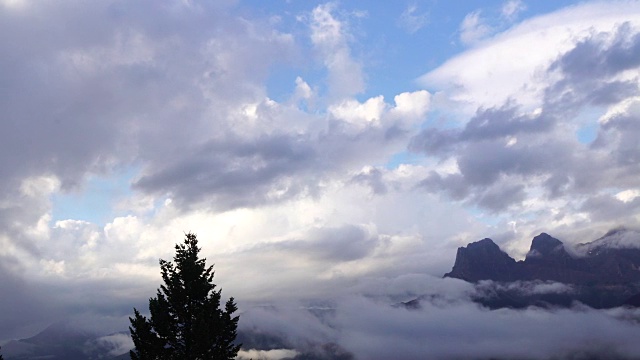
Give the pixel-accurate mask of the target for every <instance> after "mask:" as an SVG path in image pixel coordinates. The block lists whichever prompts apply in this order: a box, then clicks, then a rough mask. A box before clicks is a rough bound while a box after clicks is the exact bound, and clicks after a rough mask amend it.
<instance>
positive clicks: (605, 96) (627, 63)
mask: <svg viewBox="0 0 640 360" xmlns="http://www.w3.org/2000/svg"><path fill="white" fill-rule="evenodd" d="M637 34H638V33H637V28H634V27H632V26H631V25H630V24H628V23H626V24H623V25H621V26H619V27H617V28H615V29H614V30H613V31H612V32H599V33H592V34H590V35H588V36H587V37H585V38H583V39H582V40H580V41H578V42H577V43H576V44H575V45H574V47H573V48H570V49H569V50H568V51H566V52H564V53H562V54H561V55H560V56H558V58H557V59H556V60H554V61H553V62H551V63H550V64H549V66H548V68H547V70H546V73H547V74H548V75H547V76H548V78H550V79H552V78H553V79H555V80H554V81H553V82H551V83H549V85H548V86H546V87H545V88H544V91H543V94H544V96H543V98H542V104H541V106H540V107H539V108H537V109H534V110H533V111H526V110H525V109H526V106H524V105H520V104H518V102H517V100H515V99H514V100H509V101H507V102H506V103H505V104H503V105H502V106H499V107H489V108H483V107H479V108H478V110H477V112H476V114H475V115H474V116H472V117H471V118H470V119H469V120H468V121H466V122H464V123H463V125H462V126H460V127H457V128H453V129H451V128H449V129H440V128H437V127H434V128H427V129H424V130H423V131H422V132H421V133H420V134H419V135H417V136H415V137H414V138H413V139H412V140H411V143H410V149H412V150H413V151H420V152H424V153H425V154H427V155H430V156H436V157H439V158H441V159H449V158H453V159H455V161H456V163H457V165H458V171H459V172H457V173H451V174H446V175H444V174H439V173H437V172H432V173H431V174H430V175H429V176H428V177H427V178H425V179H424V180H423V182H422V183H421V184H422V186H424V187H425V188H427V189H429V190H430V191H445V192H446V193H448V194H449V195H450V196H451V197H452V198H454V199H458V200H465V201H467V202H468V203H470V204H476V205H479V206H481V207H484V208H487V209H490V210H492V211H501V210H505V209H508V208H510V207H511V206H520V205H522V204H524V203H525V201H526V200H527V199H528V198H529V197H530V195H529V194H536V195H535V196H545V197H547V198H549V199H556V198H561V199H566V201H573V200H572V198H575V197H576V196H578V197H585V198H583V200H586V202H584V205H583V209H585V210H588V211H596V210H595V209H596V208H597V207H598V206H596V204H595V201H596V199H597V198H598V196H600V195H602V196H606V195H604V194H599V192H601V191H602V190H603V189H617V188H623V189H633V188H635V187H637V186H638V184H637V182H635V181H634V180H632V179H631V178H627V176H628V175H630V174H636V173H637V172H638V171H639V170H640V168H638V165H639V164H640V163H639V162H638V161H636V159H635V155H634V154H636V153H637V151H636V150H638V149H637V145H636V144H635V143H634V144H633V145H632V144H631V141H630V140H629V139H628V138H627V136H633V135H632V134H634V133H635V130H636V126H635V125H632V124H635V122H633V121H629V120H627V119H628V116H627V115H624V114H626V113H627V111H634V110H630V109H631V108H628V109H629V110H622V109H625V107H621V106H620V104H621V103H624V104H630V103H632V102H630V101H631V100H630V99H634V98H635V97H637V95H638V85H637V78H634V77H633V75H629V73H628V71H629V69H632V68H633V69H635V68H637V66H638V64H636V63H635V62H634V61H633V60H631V59H632V58H634V57H633V56H632V54H633V52H634V51H635V50H634V49H635V47H636V39H637V38H638V36H637ZM587 48H588V49H589V50H586V49H587ZM583 51H585V54H586V53H589V54H593V55H589V56H588V57H584V56H580V55H579V54H580V53H582V52H583ZM587 69H591V70H587ZM586 71H590V75H589V76H584V75H585V72H586ZM538 72H539V73H541V72H540V70H538ZM629 76H630V77H629ZM585 82H587V83H588V85H587V84H584V83H585ZM613 89H615V90H613ZM612 92H613V93H615V94H616V95H614V96H612V95H611V93H612ZM588 107H602V108H604V109H607V108H609V107H611V108H615V109H618V110H616V111H617V112H616V114H617V115H615V116H614V115H611V117H610V118H611V120H608V121H613V120H612V119H613V118H616V119H619V120H616V121H613V122H611V123H609V122H608V121H607V122H604V123H603V121H600V126H599V127H598V131H597V137H596V140H594V142H593V143H592V144H584V143H583V142H582V141H580V139H579V138H578V137H577V136H576V135H574V134H576V133H577V132H578V131H579V128H580V126H581V125H580V123H579V114H580V112H581V111H585V110H584V109H586V108H588ZM609 111H612V110H609ZM596 114H597V112H596ZM631 116H634V115H631ZM593 117H596V119H597V115H596V116H592V120H591V123H596V121H594V120H595V119H593ZM605 118H606V119H609V117H605ZM622 128H624V131H622ZM627 134H628V135H627ZM605 149H607V150H605ZM613 174H618V175H616V176H613ZM587 178H588V179H589V181H586V180H583V179H587ZM540 192H542V193H540ZM611 201H612V202H613V203H615V202H616V201H615V200H611ZM620 205H622V204H620ZM625 206H627V207H629V206H632V205H631V204H626V205H625ZM615 213H617V214H619V213H620V211H618V212H615ZM596 214H597V213H594V216H595V215H596ZM611 214H614V213H611ZM612 217H615V215H612Z"/></svg>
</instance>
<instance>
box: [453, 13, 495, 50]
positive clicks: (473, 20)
mask: <svg viewBox="0 0 640 360" xmlns="http://www.w3.org/2000/svg"><path fill="white" fill-rule="evenodd" d="M492 32H493V29H492V28H491V26H489V25H488V24H487V23H486V20H485V19H484V18H482V12H481V11H480V10H476V11H474V12H471V13H469V14H467V15H466V16H465V17H464V20H462V23H461V24H460V41H462V43H463V44H465V45H473V44H476V43H478V42H480V41H481V40H483V39H484V38H486V37H487V36H488V35H490V34H491V33H492Z"/></svg>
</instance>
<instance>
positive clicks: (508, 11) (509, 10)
mask: <svg viewBox="0 0 640 360" xmlns="http://www.w3.org/2000/svg"><path fill="white" fill-rule="evenodd" d="M526 9H527V5H526V4H525V3H524V2H523V1H521V0H508V1H505V3H504V4H502V9H501V10H500V12H501V13H502V16H503V17H504V18H505V19H507V20H509V21H513V20H515V19H516V18H517V17H518V15H520V13H521V12H523V11H525V10H526Z"/></svg>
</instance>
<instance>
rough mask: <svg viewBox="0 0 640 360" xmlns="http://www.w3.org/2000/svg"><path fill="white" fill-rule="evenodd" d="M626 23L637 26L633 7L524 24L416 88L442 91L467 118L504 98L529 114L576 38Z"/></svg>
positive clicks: (569, 11)
mask: <svg viewBox="0 0 640 360" xmlns="http://www.w3.org/2000/svg"><path fill="white" fill-rule="evenodd" d="M625 21H629V22H632V23H638V22H640V7H639V6H638V4H637V3H635V2H626V1H622V2H606V3H604V2H594V3H588V4H583V5H580V6H572V7H568V8H566V9H562V10H559V11H557V12H554V13H551V14H548V15H543V16H539V17H535V18H532V19H529V20H525V21H523V22H522V23H520V24H518V25H516V26H514V27H513V28H511V29H509V30H507V31H505V32H503V33H500V34H497V35H495V36H493V37H492V38H490V39H487V40H486V41H485V42H483V43H482V45H481V46H479V47H476V48H472V49H471V50H469V51H467V52H464V53H462V54H461V55H459V56H457V57H454V58H453V59H450V60H448V61H447V62H445V63H444V64H443V65H442V66H440V67H438V68H437V69H435V70H434V71H431V72H429V73H427V74H425V75H423V76H422V77H420V78H419V83H420V84H422V85H424V86H427V87H429V88H430V89H433V88H436V89H438V90H443V91H446V92H447V93H448V94H449V95H450V97H451V98H452V99H453V100H455V101H459V102H460V103H461V105H463V106H465V107H464V110H465V112H466V113H467V114H469V113H473V112H475V109H476V108H477V107H480V106H483V107H493V106H500V105H502V104H504V103H505V102H506V101H507V100H508V99H514V100H516V101H517V102H518V103H519V104H522V105H524V106H526V107H528V108H531V109H534V108H536V107H539V105H540V102H541V100H542V96H543V93H542V91H543V90H544V87H545V86H546V85H548V84H549V82H550V80H551V79H549V78H547V77H546V75H545V74H544V69H545V68H546V67H547V66H548V65H549V64H551V62H552V61H553V60H555V59H556V58H557V57H558V56H559V55H560V54H561V53H563V52H566V51H568V50H569V49H571V47H572V46H573V45H575V43H576V42H577V41H579V39H581V38H584V37H586V36H588V35H589V34H591V33H592V32H594V31H611V30H613V29H614V28H615V26H616V25H617V24H621V23H622V22H625ZM531 49H536V51H531ZM541 72H543V73H541ZM487 84H490V85H489V86H487Z"/></svg>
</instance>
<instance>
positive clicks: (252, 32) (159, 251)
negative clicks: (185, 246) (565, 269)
mask: <svg viewBox="0 0 640 360" xmlns="http://www.w3.org/2000/svg"><path fill="white" fill-rule="evenodd" d="M639 68H640V2H638V1H584V2H583V1H556V0H554V1H547V0H540V1H526V0H500V1H462V0H455V1H442V0H425V1H393V2H390V1H362V0H354V1H333V2H331V1H329V2H324V1H300V0H287V1H281V0H276V1H269V2H265V1H257V0H254V1H242V0H219V1H196V0H166V1H163V2H158V1H151V0H142V1H136V2H130V1H124V0H123V1H116V0H98V1H90V2H87V1H78V0H56V1H48V2H41V1H34V0H0V94H2V96H0V109H2V112H1V114H0V150H2V151H0V288H1V289H2V296H0V309H3V310H2V311H1V312H0V323H1V324H2V328H1V329H0V343H2V342H3V341H7V340H9V339H14V338H20V337H26V336H30V335H33V334H34V333H35V332H37V331H39V330H41V329H42V328H44V327H45V326H46V325H48V324H49V323H51V322H53V321H57V320H60V319H62V318H68V317H75V318H77V319H81V320H82V321H84V322H85V323H87V324H88V323H91V324H93V325H92V326H101V327H103V329H107V328H109V329H122V328H124V329H126V326H127V316H130V315H131V312H132V308H133V306H136V307H138V308H140V309H144V308H145V307H146V304H145V302H146V300H147V299H148V298H149V297H150V296H152V295H154V294H155V289H156V288H157V287H158V286H159V284H160V274H159V267H158V259H160V258H163V259H171V257H172V256H173V245H174V244H176V243H178V242H181V241H182V239H183V237H184V234H185V233H187V232H194V233H196V234H197V235H198V238H199V240H200V244H201V247H202V254H203V256H205V257H206V258H207V259H208V261H209V262H210V263H212V264H215V269H216V278H215V279H216V283H217V284H218V285H219V286H220V287H221V288H222V289H223V296H234V297H235V298H236V299H237V301H238V303H239V305H240V309H241V311H242V312H243V314H245V315H243V316H242V319H243V320H241V324H240V326H241V327H244V328H245V329H249V328H259V327H264V328H270V326H271V328H273V329H278V328H289V327H288V326H287V327H282V326H281V327H278V326H276V325H275V324H279V323H280V322H281V321H284V320H282V319H288V320H289V321H290V322H291V323H297V324H304V329H300V328H295V329H294V328H291V331H290V333H287V336H289V335H291V334H293V333H296V334H298V336H303V334H307V335H308V338H306V339H313V338H316V339H317V338H322V339H324V338H326V339H329V340H330V341H333V342H338V343H339V344H338V345H340V347H341V348H343V349H346V350H345V351H348V352H349V353H351V354H355V356H356V358H366V359H375V358H376V356H378V358H385V356H384V354H383V352H382V348H383V347H384V345H385V344H388V343H391V344H394V343H395V344H400V343H402V344H405V345H406V346H404V347H402V349H404V350H406V351H407V353H406V354H404V355H405V357H404V358H407V359H410V358H414V357H415V358H420V355H419V354H426V352H427V351H431V350H433V351H434V352H433V353H431V354H432V355H433V356H434V357H438V358H446V357H447V356H449V357H456V356H457V357H458V358H460V357H461V356H463V355H462V352H464V351H471V350H472V349H471V347H473V346H474V345H477V346H478V348H479V349H484V350H483V351H485V350H486V351H487V354H489V355H491V356H493V355H501V356H517V354H518V353H517V351H518V350H517V349H521V350H522V349H523V348H522V347H519V346H518V344H517V341H518V340H517V339H516V335H514V334H513V333H512V332H510V331H509V329H513V328H514V327H516V326H520V327H522V329H523V330H522V332H523V333H521V334H517V335H518V336H529V337H531V338H533V336H534V335H536V336H547V337H549V338H544V339H542V340H544V341H547V342H548V343H549V342H553V341H552V339H551V338H552V337H553V336H554V334H556V332H555V331H557V333H560V332H562V331H564V333H569V332H570V333H571V335H570V336H569V341H568V343H569V344H577V343H581V342H583V341H585V339H589V338H590V336H592V335H593V334H590V333H588V332H587V331H586V330H580V331H577V332H572V331H570V329H576V328H579V327H580V326H585V325H587V324H588V325H590V326H597V327H605V328H610V329H611V331H609V334H610V335H608V336H609V338H607V339H605V340H606V341H609V342H606V341H605V340H603V341H605V344H604V345H603V346H614V345H615V346H616V348H618V349H620V351H621V354H622V355H625V354H627V353H634V352H635V354H638V353H640V349H638V347H637V345H636V344H634V342H633V341H632V340H628V339H632V336H631V335H633V336H636V338H637V335H638V333H639V332H640V331H639V330H638V329H637V328H635V327H631V326H630V325H629V324H628V323H625V322H622V321H621V320H620V318H624V316H623V315H620V314H617V313H615V312H612V313H600V312H593V311H588V310H583V311H580V312H575V311H571V310H566V311H561V312H559V313H558V314H556V315H558V316H556V317H551V316H550V315H548V314H544V313H540V312H536V311H533V310H527V311H523V312H515V311H511V312H509V311H502V312H494V313H489V312H485V311H484V310H482V309H479V308H477V307H475V306H474V305H473V304H471V303H469V302H468V301H467V302H465V301H463V300H460V301H459V302H453V304H454V305H450V306H449V305H448V306H445V307H442V306H440V307H439V306H438V305H429V306H432V309H431V310H430V311H426V310H425V311H422V312H420V313H419V314H418V315H416V314H414V315H408V314H405V313H400V312H399V311H401V310H398V309H388V312H385V311H383V309H387V308H388V307H387V305H386V303H385V302H384V301H382V302H380V301H381V300H379V299H387V300H389V301H398V300H401V301H405V300H408V299H410V298H411V297H412V296H418V295H424V294H425V293H429V292H432V291H434V289H440V290H442V291H443V292H451V294H452V295H451V297H455V296H458V295H459V296H458V297H459V298H460V299H465V296H466V295H464V294H467V293H468V292H469V291H471V290H470V289H469V288H468V287H467V285H466V284H463V283H460V282H458V281H456V280H452V279H444V280H443V279H441V278H440V277H441V276H442V275H443V274H444V273H445V272H448V271H449V270H450V269H451V266H452V265H453V262H454V259H455V253H456V249H457V248H458V247H460V246H464V245H466V244H467V243H469V242H472V241H477V240H479V239H482V238H485V237H491V238H492V239H493V240H494V241H495V242H496V243H497V244H499V245H500V246H501V248H502V249H503V250H505V251H507V252H508V253H509V254H510V255H511V256H513V257H515V258H522V257H524V255H525V254H526V252H527V250H528V248H529V245H530V241H531V239H532V238H533V236H535V235H537V234H539V233H541V232H547V233H549V234H551V235H553V236H554V237H557V238H559V239H561V240H562V241H563V242H565V243H567V244H577V243H580V242H587V241H591V240H595V239H596V238H598V237H600V236H602V235H603V234H604V233H606V232H607V231H608V230H610V229H613V228H618V227H627V228H631V229H636V228H640V176H639V175H640V141H638V139H640V89H639V81H640V78H639V72H638V70H639ZM365 295H367V296H365ZM454 295H455V296H454ZM447 296H449V295H447ZM372 297H375V298H376V299H378V300H376V301H373V300H371V298H372ZM466 298H467V300H468V296H467V297H466ZM318 299H321V300H322V301H329V303H330V304H332V305H331V307H332V308H334V309H336V313H337V314H339V315H340V316H339V317H336V319H334V322H332V323H331V324H330V326H329V325H327V324H326V323H317V321H318V319H317V318H313V319H315V320H313V319H312V318H310V317H309V315H308V314H307V313H304V312H301V311H299V310H296V309H299V308H300V306H302V305H301V304H307V305H308V304H309V303H312V302H313V301H316V300H318ZM318 301H319V300H318ZM322 301H321V302H322ZM322 303H323V304H324V302H322ZM265 304H271V305H273V306H276V307H275V308H273V309H277V310H272V311H274V312H275V313H269V311H267V310H265V308H261V307H257V306H258V305H265ZM274 304H275V305H274ZM323 306H324V305H323ZM459 314H462V315H459ZM276 315H277V316H276ZM452 316H458V317H459V316H463V317H464V318H465V319H466V320H465V321H464V322H461V323H454V322H447V319H451V317H452ZM279 317H280V318H279ZM298 317H304V318H298ZM363 319H368V320H367V321H369V322H368V323H367V321H365V320H363ZM79 321H80V320H79ZM487 322H490V324H491V325H493V327H492V328H493V329H494V331H495V333H492V332H491V331H487V332H486V333H483V334H478V333H477V332H478V331H477V329H478V327H479V325H478V324H479V323H485V324H486V323H487ZM434 323H438V324H443V323H444V324H446V326H444V330H442V332H440V330H439V329H436V328H434V326H433V324H434ZM380 324H385V326H379V325H380ZM518 324H519V325H518ZM525 324H528V325H525ZM576 324H582V325H580V326H577V325H576ZM376 325H378V326H376ZM529 325H530V326H529ZM574 325H576V326H577V327H572V326H574ZM301 326H302V325H301ZM563 326H564V327H566V328H563ZM372 327H373V328H377V329H380V330H378V331H379V332H373V331H371V328H372ZM569 327H570V328H569ZM336 329H337V330H336ZM469 329H471V330H473V329H476V333H474V334H475V335H471V333H470V332H469V331H468V330H469ZM544 329H555V330H554V331H545V330H544ZM561 330H562V331H561ZM105 331H106V330H105ZM282 331H284V330H282ZM383 331H385V332H384V333H383ZM581 331H582V332H581ZM541 333H543V334H542V335H541ZM345 334H346V335H345ZM411 334H413V335H411ZM443 334H446V335H447V336H457V337H458V338H463V339H468V340H469V342H468V343H469V344H470V345H469V348H456V349H452V348H454V347H447V346H444V345H443V344H444V343H442V342H439V341H438V339H440V337H442V336H444V335H443ZM492 334H494V335H495V336H494V337H493V338H492V337H491V336H493V335H492ZM618 335H620V336H618ZM430 336H431V337H430ZM500 336H504V337H505V338H506V339H507V340H506V341H507V342H509V343H510V344H511V346H512V347H511V349H510V350H509V349H505V348H504V347H503V346H502V345H503V344H500V343H496V342H495V337H500ZM425 337H426V338H429V339H431V340H429V341H427V342H424V341H422V340H420V339H424V338H425ZM492 339H493V340H492ZM510 339H512V340H513V341H511V340H510ZM535 339H536V340H539V338H535ZM329 340H327V341H329ZM627 340H628V341H627ZM296 341H298V340H296ZM296 341H294V340H291V342H290V345H291V346H292V348H290V349H283V350H282V351H284V352H285V353H286V351H294V350H295V346H294V345H295V344H301V343H305V342H304V341H306V340H304V339H302V340H299V341H298V342H296ZM531 341H533V340H531ZM553 343H554V344H555V342H553ZM292 344H293V345H292ZM305 344H306V343H305ZM371 344H378V345H379V346H380V347H381V349H377V348H375V346H371ZM438 344H439V345H438ZM611 344H614V345H611ZM520 345H524V346H525V348H526V345H531V344H520ZM618 345H619V346H618ZM567 346H569V345H567V344H566V343H563V342H561V341H559V340H558V341H557V346H552V347H550V348H553V351H558V352H561V353H562V351H571V349H569V348H567ZM569 347H570V346H569ZM292 349H293V350H292ZM387 349H391V347H389V348H387ZM393 349H394V351H400V350H399V349H398V347H397V346H396V347H393ZM427 349H431V350H427ZM457 351H460V353H457ZM542 352H543V350H540V353H536V354H534V355H532V356H534V357H539V358H544V357H545V356H548V355H549V354H545V353H542ZM263 355H264V356H271V358H277V356H279V355H277V354H275V353H272V354H271V355H269V354H262V355H260V356H263ZM248 356H249V355H248ZM254 356H257V355H255V354H254Z"/></svg>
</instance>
